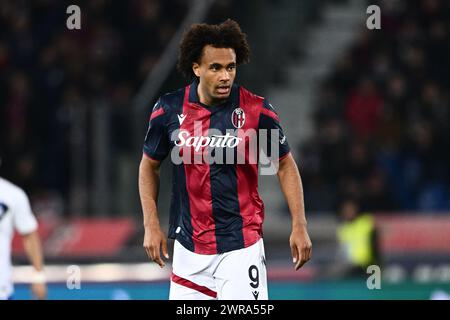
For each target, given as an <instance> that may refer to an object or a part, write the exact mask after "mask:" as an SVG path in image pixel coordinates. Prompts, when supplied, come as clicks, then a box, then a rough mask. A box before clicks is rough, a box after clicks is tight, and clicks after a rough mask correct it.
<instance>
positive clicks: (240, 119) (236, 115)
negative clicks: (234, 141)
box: [231, 108, 245, 129]
mask: <svg viewBox="0 0 450 320" xmlns="http://www.w3.org/2000/svg"><path fill="white" fill-rule="evenodd" d="M231 123H232V124H233V126H234V127H235V128H236V129H240V128H242V127H243V126H244V124H245V112H244V110H242V109H241V108H236V109H234V110H233V113H232V114H231Z"/></svg>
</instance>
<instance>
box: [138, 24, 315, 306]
mask: <svg viewBox="0 0 450 320" xmlns="http://www.w3.org/2000/svg"><path fill="white" fill-rule="evenodd" d="M249 54H250V49H249V45H248V43H247V40H246V35H245V34H244V33H243V32H242V31H241V29H240V27H239V25H238V24H237V23H236V22H235V21H232V20H227V21H225V22H223V23H222V24H220V25H208V24H194V25H192V26H191V28H190V29H189V30H188V31H187V32H186V33H185V34H184V36H183V39H182V41H181V43H180V53H179V60H178V69H179V70H180V71H181V72H182V73H183V74H184V75H186V76H187V77H190V78H192V79H193V81H192V83H191V84H190V85H188V86H187V87H185V88H182V89H179V90H178V91H175V92H172V93H169V94H166V95H163V96H162V97H160V98H159V100H158V101H157V103H156V104H155V105H154V107H153V110H152V112H151V115H150V123H149V128H148V132H147V135H146V137H145V142H144V147H143V149H144V150H143V157H142V160H141V163H140V169H139V191H140V197H141V203H142V208H143V221H144V228H145V235H144V243H143V246H144V248H145V250H146V252H147V254H148V256H149V258H151V259H152V260H153V261H155V262H156V263H158V264H159V265H160V266H161V267H164V265H165V263H164V261H163V258H162V256H161V250H162V254H163V256H164V257H165V258H166V259H168V258H169V255H168V251H167V242H166V238H165V235H164V233H163V231H162V230H161V227H160V223H159V218H158V210H157V197H158V189H159V179H160V173H159V169H160V164H161V161H163V159H165V158H166V157H167V156H168V155H169V153H170V157H171V159H172V162H173V190H172V200H171V209H170V225H169V238H172V239H175V243H174V253H173V263H172V267H173V270H172V277H171V285H170V295H169V299H172V300H181V299H182V300H190V299H195V300H200V299H224V300H228V299H240V300H253V299H258V300H264V299H268V292H267V276H266V266H265V257H264V245H263V239H262V225H263V220H264V204H263V202H262V200H261V198H260V197H259V194H258V164H255V163H253V162H252V161H250V158H251V153H252V151H251V150H250V147H251V146H252V145H255V142H256V145H258V146H259V147H263V146H262V145H263V144H264V142H263V140H261V141H259V140H260V139H261V138H260V136H259V135H251V134H247V133H248V132H252V130H254V131H256V132H258V133H259V132H266V133H267V138H268V140H269V141H270V142H271V143H267V145H268V148H267V151H271V152H268V154H269V153H271V155H270V157H271V158H272V159H273V158H274V159H275V162H278V161H279V167H278V171H277V175H278V178H279V182H280V185H281V189H282V192H283V193H284V195H285V198H286V200H287V203H288V206H289V209H290V213H291V216H292V232H291V235H290V247H291V252H292V256H293V263H294V267H295V269H296V270H298V269H299V268H300V267H301V266H303V264H304V263H305V262H307V261H308V260H309V259H310V257H311V241H310V238H309V236H308V232H307V226H306V218H305V212H304V203H303V190H302V184H301V178H300V174H299V172H298V169H297V166H296V164H295V161H294V159H293V157H292V155H291V153H290V149H289V145H288V143H287V140H286V137H285V136H284V134H283V132H282V129H281V126H280V122H279V118H278V115H277V113H276V112H275V110H274V109H273V107H272V105H271V104H269V102H268V101H267V100H266V99H264V98H262V97H259V96H257V95H255V94H253V93H251V92H250V91H248V90H247V89H245V88H243V87H241V86H238V85H236V84H235V83H234V79H235V76H236V67H237V66H238V65H240V64H243V63H247V62H248V61H249ZM273 131H275V132H276V133H278V134H272V133H273ZM230 132H231V133H230ZM255 139H256V141H255ZM252 140H253V141H252ZM266 141H267V140H266ZM270 146H272V147H270ZM273 146H275V147H273ZM242 148H244V154H245V156H244V157H245V161H244V162H242V161H241V162H239V161H236V158H237V156H236V155H241V156H242ZM230 150H232V151H233V152H236V153H234V156H233V157H231V160H233V161H232V163H230V162H229V161H225V160H224V159H222V160H223V161H220V156H218V155H219V154H220V153H221V152H222V155H223V154H225V153H228V152H229V151H230ZM276 151H277V152H276ZM274 153H277V154H275V155H274ZM205 154H208V155H209V158H208V157H206V156H205ZM199 157H200V160H201V161H199ZM212 157H213V158H214V159H213V160H215V161H207V160H208V159H209V160H211V158H212ZM224 157H225V156H224ZM180 159H181V161H179V160H180ZM196 160H197V161H196ZM227 160H230V159H227Z"/></svg>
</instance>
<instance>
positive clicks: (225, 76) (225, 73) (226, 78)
mask: <svg viewBox="0 0 450 320" xmlns="http://www.w3.org/2000/svg"><path fill="white" fill-rule="evenodd" d="M230 79H231V76H230V73H229V72H228V71H227V70H222V72H221V73H220V78H219V80H220V81H221V82H228V81H230Z"/></svg>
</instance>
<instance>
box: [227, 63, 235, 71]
mask: <svg viewBox="0 0 450 320" xmlns="http://www.w3.org/2000/svg"><path fill="white" fill-rule="evenodd" d="M234 69H236V66H235V65H234V64H233V65H231V66H228V71H233V70H234Z"/></svg>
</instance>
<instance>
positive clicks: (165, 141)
mask: <svg viewBox="0 0 450 320" xmlns="http://www.w3.org/2000/svg"><path fill="white" fill-rule="evenodd" d="M169 146H170V144H169V137H168V133H167V126H166V114H165V110H164V108H163V104H162V102H161V99H159V100H158V102H156V104H155V105H154V107H153V109H152V112H151V115H150V119H149V124H148V130H147V134H146V136H145V140H144V148H143V149H144V150H143V152H144V154H145V155H147V156H148V157H150V158H152V159H154V160H158V161H162V160H163V159H164V158H165V157H166V156H167V154H168V153H169Z"/></svg>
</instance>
